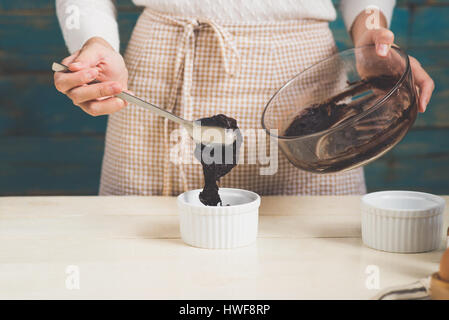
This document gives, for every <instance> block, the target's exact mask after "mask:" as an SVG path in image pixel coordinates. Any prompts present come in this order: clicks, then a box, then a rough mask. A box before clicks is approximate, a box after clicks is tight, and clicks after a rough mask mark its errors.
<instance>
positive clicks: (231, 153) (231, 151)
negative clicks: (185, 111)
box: [195, 114, 242, 206]
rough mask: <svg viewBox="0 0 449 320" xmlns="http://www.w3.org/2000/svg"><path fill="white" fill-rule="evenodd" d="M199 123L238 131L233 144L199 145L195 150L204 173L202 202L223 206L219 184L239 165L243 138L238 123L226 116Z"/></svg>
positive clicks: (214, 117)
mask: <svg viewBox="0 0 449 320" xmlns="http://www.w3.org/2000/svg"><path fill="white" fill-rule="evenodd" d="M197 121H199V122H200V123H201V125H203V126H216V127H221V128H225V129H232V130H236V131H235V132H236V139H235V141H234V143H233V144H229V145H224V144H210V145H204V144H202V143H201V144H197V145H196V148H195V157H196V158H197V159H198V160H199V161H200V162H201V165H202V166H203V173H204V188H203V191H202V192H200V195H199V198H200V201H201V202H202V203H203V204H204V205H206V206H217V205H218V204H221V205H222V201H221V199H220V195H219V194H218V185H217V182H218V181H219V180H220V178H221V177H223V176H224V175H226V174H227V173H229V172H230V171H231V170H232V168H234V167H235V166H236V165H237V161H238V152H239V149H240V145H241V141H242V137H241V134H240V131H239V130H238V127H237V121H236V120H235V119H233V118H230V117H227V116H225V115H224V114H217V115H215V116H212V117H210V118H202V119H199V120H197ZM220 153H221V154H220Z"/></svg>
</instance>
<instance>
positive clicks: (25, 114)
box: [0, 0, 449, 195]
mask: <svg viewBox="0 0 449 320" xmlns="http://www.w3.org/2000/svg"><path fill="white" fill-rule="evenodd" d="M117 5H118V8H119V22H120V33H121V39H122V50H123V49H124V46H125V45H126V43H127V41H128V39H129V36H130V34H131V30H132V28H133V26H134V23H135V21H136V18H137V16H138V14H139V12H140V9H139V8H137V7H134V6H133V5H132V4H131V2H130V1H129V0H119V1H117ZM448 18H449V0H445V1H442V0H440V1H438V0H434V1H419V0H405V1H399V2H398V7H397V8H396V9H395V12H394V17H393V23H392V29H393V31H394V32H395V34H396V36H397V40H398V43H399V44H400V45H401V46H402V47H403V48H405V49H406V50H407V51H408V52H409V53H410V54H411V55H414V56H416V57H417V58H418V59H419V60H420V61H421V62H422V64H423V65H424V66H425V67H426V69H427V70H428V71H429V73H430V74H431V75H432V77H433V78H434V79H435V82H436V91H435V94H434V97H433V98H432V100H431V103H430V106H429V109H428V111H427V112H426V113H425V114H424V115H421V116H420V117H419V119H418V121H417V122H416V124H415V126H414V127H413V129H412V131H411V132H410V133H409V134H408V135H407V137H406V138H405V139H404V140H403V141H402V142H401V143H400V144H399V145H398V146H397V147H396V148H395V149H394V150H392V151H391V152H389V153H388V154H387V155H385V156H384V157H383V158H381V159H379V160H377V161H375V162H374V163H372V164H370V165H368V166H367V167H366V177H367V183H368V188H369V190H370V191H373V190H382V189H398V188H401V189H414V190H422V191H428V192H433V193H439V194H449V112H448V110H449V108H448V107H449V106H448V102H449V32H448V31H447V30H448V29H449V19H448ZM331 27H332V29H333V31H334V34H335V37H336V40H337V43H338V45H339V47H340V48H342V49H343V48H346V47H350V46H351V42H350V40H349V38H348V36H347V34H346V31H345V29H344V27H343V23H342V21H341V20H340V19H338V20H337V21H335V22H332V24H331ZM66 54H67V52H66V48H65V45H64V42H63V39H62V35H61V32H60V30H59V26H58V23H57V20H56V17H55V12H54V1H45V0H28V1H20V0H0V195H37V194H40V195H41V194H43V195H45V194H77V195H78V194H82V195H84V194H96V193H97V190H98V181H99V176H100V168H101V159H102V153H103V147H104V146H103V139H104V132H105V126H106V117H97V118H94V117H90V116H88V115H86V114H84V113H83V112H81V111H80V110H79V109H78V108H77V107H74V106H72V104H71V103H70V101H69V100H68V99H67V98H66V97H64V96H63V95H62V94H59V93H58V92H57V91H56V90H55V89H54V87H53V84H52V79H53V75H52V73H51V72H50V71H49V67H50V64H51V62H52V61H53V60H59V59H61V57H64V56H66Z"/></svg>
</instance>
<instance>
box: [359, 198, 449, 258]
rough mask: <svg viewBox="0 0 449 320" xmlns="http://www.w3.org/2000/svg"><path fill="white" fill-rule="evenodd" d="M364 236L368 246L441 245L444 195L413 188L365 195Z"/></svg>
mask: <svg viewBox="0 0 449 320" xmlns="http://www.w3.org/2000/svg"><path fill="white" fill-rule="evenodd" d="M361 202H362V203H361V209H362V240H363V243H364V244H365V245H367V246H368V247H371V248H374V249H378V250H383V251H388V252H399V253H417V252H425V251H432V250H435V249H437V248H438V247H439V246H440V245H441V240H442V231H443V212H444V205H445V202H444V200H443V198H441V197H438V196H435V195H432V194H428V193H423V192H414V191H381V192H373V193H369V194H367V195H365V196H363V197H362V201H361Z"/></svg>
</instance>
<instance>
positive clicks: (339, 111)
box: [262, 46, 418, 173]
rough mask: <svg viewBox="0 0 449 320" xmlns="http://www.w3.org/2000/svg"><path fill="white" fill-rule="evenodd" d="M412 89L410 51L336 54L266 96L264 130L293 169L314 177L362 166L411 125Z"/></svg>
mask: <svg viewBox="0 0 449 320" xmlns="http://www.w3.org/2000/svg"><path fill="white" fill-rule="evenodd" d="M416 97H417V95H416V89H415V86H414V84H413V77H412V72H411V69H410V61H409V58H408V56H407V54H406V53H405V52H403V51H401V50H400V49H399V48H397V47H392V49H391V50H390V51H389V53H388V55H387V56H386V57H379V56H378V55H377V54H376V52H375V47H374V46H364V47H360V48H355V49H350V50H346V51H342V52H340V53H337V54H334V55H333V56H331V57H329V58H327V59H325V60H322V61H320V62H318V63H316V64H314V65H313V66H311V67H309V68H307V69H306V70H304V71H302V72H301V73H299V74H298V75H296V76H295V77H294V78H293V79H291V80H290V81H288V82H287V83H286V84H285V85H284V86H283V87H282V88H280V89H279V90H278V91H277V92H276V94H275V95H274V96H273V97H272V98H271V99H270V101H269V102H268V104H267V105H266V107H265V110H264V112H263V115H262V127H263V128H264V129H265V130H266V131H267V133H268V134H269V135H271V136H272V137H274V138H276V139H277V140H278V142H279V147H280V149H281V150H282V152H283V153H284V154H285V156H286V157H287V158H288V160H289V161H290V162H291V163H292V164H293V165H294V166H296V167H298V168H300V169H303V170H306V171H309V172H314V173H330V172H339V171H344V170H348V169H352V168H356V167H358V166H361V165H364V164H366V163H368V162H370V161H373V160H374V159H376V158H378V157H380V156H381V155H383V154H385V153H386V152H387V151H388V150H390V149H391V148H393V146H395V145H396V144H397V143H398V142H399V141H400V140H401V139H402V138H403V137H404V136H405V134H406V133H407V131H408V130H409V129H410V127H411V126H412V125H413V123H414V121H415V119H416V116H417V113H418V108H417V99H416Z"/></svg>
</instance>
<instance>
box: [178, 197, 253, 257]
mask: <svg viewBox="0 0 449 320" xmlns="http://www.w3.org/2000/svg"><path fill="white" fill-rule="evenodd" d="M200 192H201V190H199V189H198V190H191V191H187V192H184V193H183V194H181V195H179V196H178V211H179V219H180V228H181V237H182V240H183V241H184V242H185V243H187V244H189V245H192V246H195V247H200V248H208V249H230V248H237V247H242V246H246V245H249V244H251V243H253V242H254V241H255V240H256V237H257V227H258V219H259V206H260V197H259V195H258V194H256V193H254V192H251V191H247V190H241V189H232V188H220V190H219V194H220V197H221V199H222V201H223V206H217V207H213V206H205V205H203V204H202V203H201V202H200V200H199V198H198V195H199V193H200Z"/></svg>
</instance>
